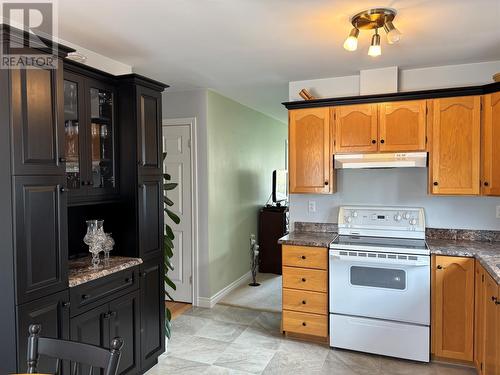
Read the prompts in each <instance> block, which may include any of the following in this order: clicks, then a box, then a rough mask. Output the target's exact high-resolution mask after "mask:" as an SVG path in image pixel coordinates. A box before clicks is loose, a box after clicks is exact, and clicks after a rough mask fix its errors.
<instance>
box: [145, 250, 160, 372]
mask: <svg viewBox="0 0 500 375" xmlns="http://www.w3.org/2000/svg"><path fill="white" fill-rule="evenodd" d="M163 267H164V266H163V257H157V258H155V259H151V260H149V261H147V262H145V263H144V264H142V265H141V268H140V272H141V273H140V275H141V278H140V284H141V287H140V303H141V363H142V369H143V370H146V369H149V368H150V367H152V366H153V365H154V364H155V363H156V361H157V357H158V356H159V355H160V354H161V353H163V352H164V351H165V332H164V321H165V296H164V291H163V285H164V282H163V273H164V269H163Z"/></svg>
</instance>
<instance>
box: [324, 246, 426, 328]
mask: <svg viewBox="0 0 500 375" xmlns="http://www.w3.org/2000/svg"><path fill="white" fill-rule="evenodd" d="M329 279H330V280H329V283H330V312H331V313H334V314H343V315H351V316H359V317H370V318H378V319H386V320H394V321H399V322H407V323H415V324H422V325H429V324H430V257H429V256H427V255H408V254H391V253H374V252H362V251H349V250H330V273H329Z"/></svg>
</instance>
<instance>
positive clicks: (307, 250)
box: [283, 245, 328, 270]
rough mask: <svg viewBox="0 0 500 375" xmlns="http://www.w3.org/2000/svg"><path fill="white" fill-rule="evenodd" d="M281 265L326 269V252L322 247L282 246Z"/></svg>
mask: <svg viewBox="0 0 500 375" xmlns="http://www.w3.org/2000/svg"><path fill="white" fill-rule="evenodd" d="M283 265H284V266H291V267H304V268H316V269H320V270H327V269H328V250H327V249H326V248H324V247H310V246H289V245H283Z"/></svg>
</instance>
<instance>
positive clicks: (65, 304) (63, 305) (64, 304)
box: [62, 301, 71, 309]
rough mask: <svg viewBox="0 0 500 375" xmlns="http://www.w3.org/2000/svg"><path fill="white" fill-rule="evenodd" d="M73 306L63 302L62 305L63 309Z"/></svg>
mask: <svg viewBox="0 0 500 375" xmlns="http://www.w3.org/2000/svg"><path fill="white" fill-rule="evenodd" d="M70 305H71V302H69V301H68V302H63V304H62V307H64V308H65V309H67V308H68V307H69V306H70Z"/></svg>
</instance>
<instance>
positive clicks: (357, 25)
mask: <svg viewBox="0 0 500 375" xmlns="http://www.w3.org/2000/svg"><path fill="white" fill-rule="evenodd" d="M395 17H396V11H395V10H394V9H391V8H373V9H367V10H364V11H362V12H359V13H357V14H355V15H354V16H352V18H351V24H352V26H353V27H354V28H353V29H352V30H351V32H350V33H349V36H348V37H347V39H346V40H345V42H344V48H345V49H346V50H347V51H355V50H356V49H357V48H358V36H359V30H375V34H374V35H373V36H372V41H371V45H370V48H369V49H368V55H370V56H380V54H381V53H382V48H381V45H380V35H379V33H378V29H380V28H384V30H385V32H386V33H387V42H388V43H389V44H395V43H398V42H399V41H400V40H401V32H400V31H399V30H398V29H397V28H396V27H395V26H394V24H393V23H392V21H393V20H394V18H395Z"/></svg>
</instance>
